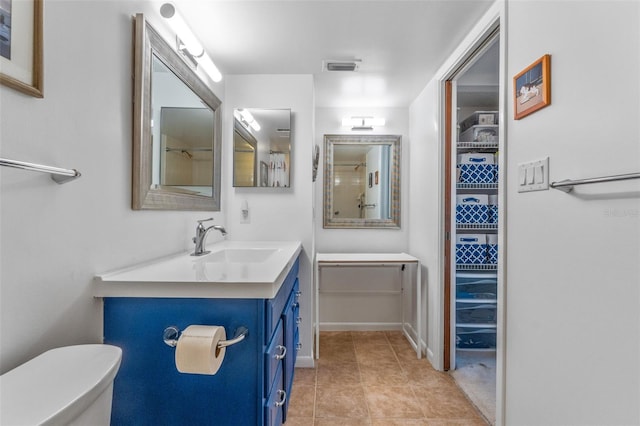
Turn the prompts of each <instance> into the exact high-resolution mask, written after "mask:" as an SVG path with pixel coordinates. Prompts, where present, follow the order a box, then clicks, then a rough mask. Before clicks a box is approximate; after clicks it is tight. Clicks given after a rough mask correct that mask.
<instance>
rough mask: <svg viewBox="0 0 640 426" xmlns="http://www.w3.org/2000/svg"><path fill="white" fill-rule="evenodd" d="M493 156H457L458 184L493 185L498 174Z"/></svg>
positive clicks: (473, 154) (476, 154)
mask: <svg viewBox="0 0 640 426" xmlns="http://www.w3.org/2000/svg"><path fill="white" fill-rule="evenodd" d="M494 163H495V161H494V155H493V154H479V153H471V154H460V155H458V181H459V182H460V183H494V182H497V178H498V172H497V168H496V165H495V164H494Z"/></svg>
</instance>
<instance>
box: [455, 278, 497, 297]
mask: <svg viewBox="0 0 640 426" xmlns="http://www.w3.org/2000/svg"><path fill="white" fill-rule="evenodd" d="M497 297H498V275H497V274H496V273H495V272H456V299H471V300H472V299H496V298H497Z"/></svg>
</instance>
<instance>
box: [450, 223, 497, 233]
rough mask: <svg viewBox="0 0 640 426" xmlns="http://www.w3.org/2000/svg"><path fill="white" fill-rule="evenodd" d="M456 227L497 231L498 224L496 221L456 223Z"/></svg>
mask: <svg viewBox="0 0 640 426" xmlns="http://www.w3.org/2000/svg"><path fill="white" fill-rule="evenodd" d="M456 228H457V229H461V230H462V229H464V230H469V229H471V230H474V231H477V230H485V231H497V230H498V224H497V223H456Z"/></svg>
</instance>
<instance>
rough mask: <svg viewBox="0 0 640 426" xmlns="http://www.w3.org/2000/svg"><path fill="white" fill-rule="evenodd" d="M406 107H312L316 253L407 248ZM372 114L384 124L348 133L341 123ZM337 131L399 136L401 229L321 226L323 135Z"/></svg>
mask: <svg viewBox="0 0 640 426" xmlns="http://www.w3.org/2000/svg"><path fill="white" fill-rule="evenodd" d="M407 111H408V110H407V108H316V110H315V114H316V130H315V141H314V143H316V144H318V146H319V147H320V166H319V168H318V178H317V179H316V181H315V185H316V195H315V201H316V206H317V211H316V214H315V221H314V223H315V232H316V249H317V250H318V252H325V253H331V252H340V251H342V252H345V253H350V252H371V253H375V252H378V253H389V252H402V251H406V250H407V236H408V235H409V231H408V229H409V227H408V222H407V218H408V217H409V216H408V209H409V199H410V194H409V192H408V178H409V173H408V164H409V122H408V117H407ZM362 115H373V116H376V117H384V118H385V119H386V125H385V126H384V127H380V128H376V129H374V130H373V131H368V132H351V129H350V128H348V127H343V126H342V118H343V117H350V116H362ZM339 134H367V135H370V134H374V135H376V134H377V135H401V136H402V147H401V153H400V157H401V161H402V165H401V177H400V179H401V180H400V185H401V187H400V201H401V208H402V217H401V229H324V228H323V227H322V206H323V191H322V182H323V179H324V135H339Z"/></svg>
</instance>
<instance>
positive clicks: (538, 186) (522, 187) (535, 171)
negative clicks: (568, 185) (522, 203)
mask: <svg viewBox="0 0 640 426" xmlns="http://www.w3.org/2000/svg"><path fill="white" fill-rule="evenodd" d="M523 178H524V179H523ZM548 189H549V157H545V158H544V159H542V160H537V161H531V162H528V163H520V164H518V192H530V191H545V190H548Z"/></svg>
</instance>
